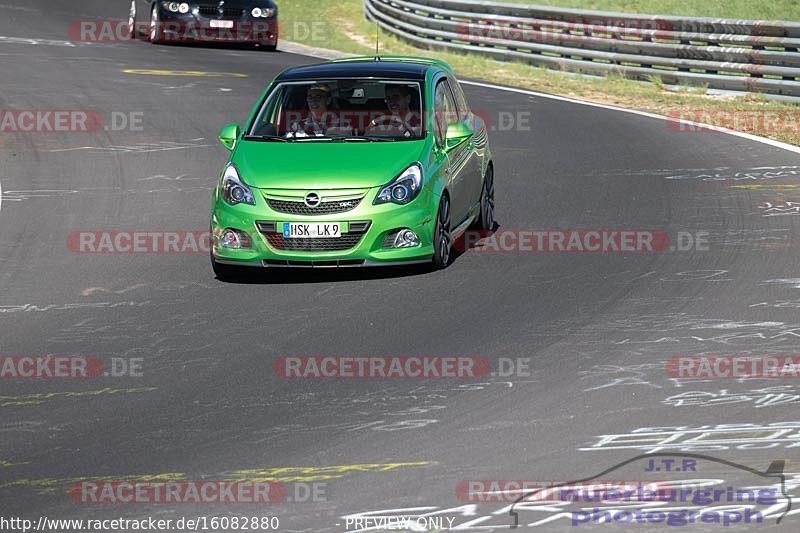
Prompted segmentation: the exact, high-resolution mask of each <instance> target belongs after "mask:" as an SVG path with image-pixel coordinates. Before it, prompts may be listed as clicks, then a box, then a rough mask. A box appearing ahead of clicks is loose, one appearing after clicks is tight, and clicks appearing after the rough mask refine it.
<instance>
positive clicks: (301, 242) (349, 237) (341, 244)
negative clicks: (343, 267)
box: [256, 221, 370, 252]
mask: <svg viewBox="0 0 800 533" xmlns="http://www.w3.org/2000/svg"><path fill="white" fill-rule="evenodd" d="M349 225H350V228H349V229H350V231H349V232H347V233H342V236H341V237H338V238H311V239H289V238H286V237H284V236H283V233H278V231H277V230H276V226H275V223H274V222H256V226H257V227H258V229H259V231H260V232H261V233H262V234H263V235H264V236H265V237H266V238H267V242H268V243H269V244H270V246H272V247H273V248H275V249H277V250H287V251H294V252H342V251H345V250H349V249H351V248H355V247H356V246H357V245H358V243H359V242H361V239H362V237H364V235H365V234H366V233H367V230H368V229H369V226H370V222H368V221H360V222H350V223H349Z"/></svg>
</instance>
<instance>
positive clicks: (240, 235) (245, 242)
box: [219, 228, 252, 249]
mask: <svg viewBox="0 0 800 533" xmlns="http://www.w3.org/2000/svg"><path fill="white" fill-rule="evenodd" d="M219 246H220V248H234V249H240V248H252V245H251V244H250V237H248V236H247V234H246V233H245V232H243V231H239V230H235V229H231V228H227V229H225V230H224V231H223V232H222V234H221V235H220V236H219Z"/></svg>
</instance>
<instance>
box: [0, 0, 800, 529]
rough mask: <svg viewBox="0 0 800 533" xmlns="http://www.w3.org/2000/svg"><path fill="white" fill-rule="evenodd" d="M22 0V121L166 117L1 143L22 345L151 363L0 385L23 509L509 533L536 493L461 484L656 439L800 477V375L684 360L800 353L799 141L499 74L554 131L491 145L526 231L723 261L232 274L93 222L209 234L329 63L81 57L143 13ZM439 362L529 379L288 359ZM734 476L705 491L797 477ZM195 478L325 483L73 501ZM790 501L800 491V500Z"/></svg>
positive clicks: (519, 101)
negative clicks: (46, 112)
mask: <svg viewBox="0 0 800 533" xmlns="http://www.w3.org/2000/svg"><path fill="white" fill-rule="evenodd" d="M0 1H2V3H0V72H2V82H0V87H1V88H2V90H0V109H9V108H14V109H92V110H97V111H99V112H101V113H102V114H103V115H104V116H106V117H108V116H110V115H111V113H112V112H116V113H122V114H125V115H126V116H132V115H131V114H134V115H133V116H138V117H140V118H141V120H142V127H141V128H140V129H141V131H132V129H131V128H122V131H110V130H108V131H106V130H105V129H100V130H98V131H95V132H93V133H46V132H44V133H40V132H29V133H22V132H20V133H13V132H11V133H9V132H3V133H0V184H1V185H2V207H1V208H0V247H1V248H0V249H2V252H0V295H1V296H0V333H1V334H0V355H5V356H12V355H13V356H25V355H36V354H90V355H94V356H98V357H101V358H103V359H104V360H109V359H111V358H118V359H120V360H125V361H129V362H130V361H139V362H140V363H141V369H140V371H139V372H136V373H135V374H136V375H130V374H128V375H125V376H114V375H109V376H103V377H98V378H97V379H94V380H88V381H87V380H77V381H75V380H66V381H65V380H25V379H3V380H2V381H1V382H0V387H1V389H0V515H2V516H4V517H9V516H17V517H25V518H28V519H32V520H34V521H35V520H37V519H38V517H40V516H46V517H48V518H60V519H67V518H113V517H126V518H144V517H148V516H154V517H159V518H170V519H177V518H180V517H182V516H186V517H189V516H195V517H196V516H208V517H211V516H218V517H219V516H226V517H232V516H248V517H251V516H259V517H260V516H276V517H279V519H280V528H279V530H280V531H296V532H301V531H302V532H305V531H309V532H310V531H331V532H334V531H355V530H359V527H356V526H354V525H353V524H348V523H347V522H346V521H345V519H344V517H346V516H351V515H354V514H358V513H370V512H377V511H382V512H378V513H375V514H376V515H380V516H394V515H398V516H399V515H405V516H417V515H424V514H431V513H433V516H443V517H449V518H452V519H453V521H452V523H451V528H456V527H457V526H459V530H463V531H491V530H503V529H508V528H509V527H510V526H511V524H512V522H513V521H512V519H511V517H510V516H509V510H508V508H507V505H508V503H500V502H482V503H475V504H474V506H472V507H470V506H469V505H468V504H467V503H465V502H463V501H460V500H459V498H458V497H457V491H456V487H457V486H458V485H459V482H463V481H465V480H504V479H512V480H567V481H568V480H577V479H584V478H589V477H592V476H593V475H595V474H599V473H601V472H603V471H604V470H607V469H611V468H612V467H614V466H615V465H617V464H619V463H621V462H623V461H625V460H627V459H630V458H632V457H635V456H637V455H639V454H642V453H652V452H687V453H700V454H707V455H709V456H713V457H715V458H719V459H723V460H726V461H731V462H733V463H736V464H739V465H745V466H748V467H750V468H752V469H755V470H760V471H763V470H765V469H766V468H767V467H768V466H769V465H770V463H771V462H773V461H780V460H785V461H786V463H785V471H784V473H785V474H786V476H787V479H789V480H790V481H791V480H793V479H795V478H793V477H792V476H793V475H794V474H795V473H800V468H798V466H799V465H798V460H800V429H798V428H800V415H798V406H800V382H798V381H797V380H796V379H794V380H793V379H773V380H765V379H756V380H724V381H721V380H703V381H700V382H686V381H685V380H674V379H670V376H669V375H668V374H667V372H666V370H665V362H666V361H667V360H669V359H670V358H672V357H674V356H677V355H708V354H714V355H792V354H800V313H798V311H799V310H800V267H799V266H798V264H799V262H798V259H800V253H798V252H799V249H798V239H797V234H798V230H800V158H798V155H797V154H796V153H792V152H790V151H787V150H783V149H780V148H778V147H774V146H770V145H767V144H762V143H758V142H753V141H751V140H746V139H742V138H738V137H734V136H730V135H725V134H721V133H712V132H703V133H698V132H686V131H677V130H676V128H674V127H670V126H668V124H667V122H665V121H663V120H658V119H653V118H648V117H643V116H637V115H633V114H628V113H621V112H617V111H614V110H608V109H601V108H595V107H587V106H582V105H578V104H575V103H570V102H564V101H556V100H551V99H547V98H542V97H539V96H533V95H525V94H519V93H513V92H507V91H502V90H498V89H493V88H486V87H478V86H474V85H469V86H467V87H466V90H467V93H468V94H467V96H468V98H469V100H470V102H471V104H472V106H473V108H474V109H475V110H476V111H479V112H480V113H481V114H483V115H486V116H488V117H489V120H490V121H492V120H499V118H498V117H500V116H506V117H507V116H514V117H518V116H520V115H518V113H520V112H522V113H523V114H524V113H529V117H530V124H529V127H528V125H525V126H524V127H523V126H521V125H520V124H519V123H517V124H516V125H515V127H512V128H501V127H499V126H498V127H495V131H493V132H492V133H491V143H492V146H493V152H494V162H495V168H496V172H495V181H496V196H497V219H498V222H499V224H500V230H512V229H513V230H515V229H548V230H556V229H626V228H627V229H658V230H663V231H665V232H666V233H667V234H669V235H670V236H671V237H672V238H675V236H676V235H678V233H679V232H682V233H683V234H691V235H701V236H702V235H705V236H706V237H707V240H708V246H707V247H703V246H701V247H699V248H698V247H691V249H690V250H684V251H682V250H677V249H676V250H673V251H670V250H665V251H664V253H537V254H532V253H478V252H474V251H471V252H467V253H464V254H462V255H460V256H459V257H458V258H457V259H456V260H455V262H454V263H453V264H452V265H451V266H450V267H449V268H448V269H446V270H444V271H440V272H434V273H431V272H428V271H421V270H418V269H417V270H411V271H407V270H377V271H374V270H366V271H365V270H347V271H324V272H317V271H315V272H306V271H300V272H290V273H275V272H274V271H270V272H265V273H264V276H263V277H258V278H254V279H248V280H245V281H244V282H242V283H223V282H221V281H219V280H217V279H215V277H214V275H213V273H212V271H211V267H210V264H209V260H208V256H207V254H204V253H196V254H192V253H187V254H102V253H101V254H85V253H74V252H73V251H71V249H70V248H69V247H68V246H67V241H68V238H69V236H70V234H71V233H73V232H76V231H115V230H121V231H134V230H140V231H144V230H150V231H157V230H179V231H203V230H206V229H207V228H208V216H209V197H210V192H211V190H212V189H213V187H214V183H215V180H216V179H217V177H218V176H219V172H220V170H221V169H222V166H223V165H224V163H225V161H226V154H227V152H226V151H225V149H224V148H223V147H222V146H221V145H219V143H218V142H217V140H216V135H217V132H218V131H219V129H220V127H222V126H223V125H224V124H226V123H228V122H232V121H240V122H241V121H243V120H244V119H245V117H246V115H247V113H248V111H249V109H250V107H251V105H252V104H253V102H254V101H255V99H256V98H257V96H258V95H259V94H260V93H261V91H262V90H263V88H264V87H265V85H266V84H267V83H268V81H269V80H270V79H271V78H272V77H273V76H274V75H276V74H277V73H278V72H279V71H281V70H282V69H284V68H286V67H287V66H292V65H300V64H306V63H313V62H316V61H318V60H316V59H314V58H310V57H304V56H300V55H293V54H290V53H285V52H277V53H268V52H261V51H256V50H244V49H228V48H201V47H190V46H157V47H156V46H151V45H150V44H148V43H145V42H121V43H92V44H87V43H71V41H70V36H69V28H70V25H71V24H74V22H75V21H76V20H82V19H97V18H121V17H126V16H127V5H126V3H125V2H122V1H116V2H101V1H97V0H76V1H73V2H46V1H44V0H30V1H27V2H20V1H14V0H0ZM9 38H11V39H9ZM25 39H40V40H50V41H58V42H41V41H31V42H29V41H25ZM69 44H74V46H69ZM131 69H133V70H153V69H157V70H162V71H197V72H201V73H205V74H203V75H195V76H192V77H188V76H167V75H162V74H158V73H155V75H153V73H150V74H140V73H135V72H134V73H130V72H125V71H126V70H131ZM209 73H210V74H209ZM213 73H228V74H229V75H224V76H216V75H214V74H213ZM230 74H235V75H236V76H232V75H230ZM498 124H499V122H498ZM112 129H113V128H112ZM706 248H707V249H706ZM419 354H425V355H470V356H473V355H474V356H481V357H486V358H488V359H490V360H492V361H493V362H497V361H500V360H501V359H502V360H504V361H505V360H517V359H518V358H519V359H521V360H523V361H527V363H528V364H529V372H528V373H529V375H525V374H526V372H524V371H522V372H517V373H515V374H514V375H512V376H501V375H494V376H488V377H486V378H485V379H482V380H477V381H476V380H472V381H463V380H429V381H420V380H391V379H389V380H381V379H298V380H287V379H282V378H280V377H277V376H275V374H274V373H273V368H272V363H273V361H274V360H275V358H277V357H280V356H286V355H419ZM503 358H504V359H503ZM686 393H690V394H686ZM678 395H682V396H680V397H679V398H676V396H678ZM687 398H691V399H692V401H689V400H687ZM734 424H743V425H745V426H741V428H734V427H733V426H731V425H734ZM645 428H659V429H657V430H656V429H649V430H648V429H645ZM697 428H702V429H697ZM731 429H738V430H737V431H736V432H735V434H734V435H731V436H729V433H730V430H731ZM659 432H660V433H659ZM641 433H646V434H647V436H646V437H645V438H641V436H640V438H638V439H637V438H636V437H637V434H641ZM656 433H657V435H656ZM604 435H605V436H608V435H616V436H623V437H619V438H614V439H611V440H609V439H606V440H602V439H603V437H602V436H604ZM690 441H691V442H690ZM709 442H711V444H709ZM704 464H706V465H707V469H706V470H704V471H702V472H701V471H700V470H699V469H698V471H697V472H696V473H694V472H692V473H691V474H690V476H689V477H691V478H693V479H697V478H699V479H714V480H720V481H719V483H723V485H724V484H727V483H729V482H731V480H733V479H737V480H738V481H737V482H738V483H740V484H743V483H747V484H750V485H764V484H770V483H772V482H771V481H770V482H764V480H763V479H762V480H758V479H754V477H755V476H753V475H751V476H750V479H749V480H743V479H742V478H743V477H746V476H743V474H742V472H745V471H744V470H741V469H740V470H737V469H736V468H733V467H731V466H725V465H724V464H723V463H704ZM708 465H712V466H708ZM713 465H715V466H713ZM686 474H688V473H687V472H681V473H680V475H678V476H677V478H679V479H683V478H687V475H686ZM637 475H638V476H639V477H636V476H637ZM646 475H647V474H646V473H643V472H642V471H641V470H639V471H638V473H637V472H632V471H630V470H629V471H626V472H624V473H622V472H614V473H610V474H606V475H605V478H611V479H643V476H646ZM681 475H682V476H683V477H681ZM797 475H798V477H800V474H797ZM620 476H624V477H620ZM168 478H169V479H185V480H228V479H254V478H256V479H266V480H270V481H282V482H285V483H287V486H289V487H295V486H300V485H296V484H298V483H299V484H303V483H305V484H308V485H313V484H317V485H315V486H316V487H317V488H318V489H319V490H320V491H323V492H324V496H319V497H317V498H314V500H315V501H297V500H302V499H303V498H301V497H299V496H297V495H296V494H294V493H293V492H290V499H293V501H285V502H278V503H274V504H272V505H270V506H267V507H264V506H259V505H253V504H249V505H248V504H241V503H237V504H216V505H193V504H182V505H166V504H162V505H158V504H152V505H147V504H136V505H121V504H120V505H85V504H80V503H75V502H74V501H72V500H71V499H70V497H69V496H68V494H67V489H68V488H69V487H70V486H71V484H73V483H74V482H75V481H78V480H80V479H90V480H98V479H104V480H119V481H121V480H137V479H138V480H153V479H168ZM789 485H790V486H789V489H788V490H789V493H790V494H792V490H794V489H795V487H796V486H798V485H800V483H795V484H794V485H792V484H791V483H789ZM291 490H295V489H293V488H292V489H291ZM293 494H294V498H292V495H293ZM797 496H800V491H797ZM720 505H721V504H720ZM589 507H591V506H589ZM777 507H780V505H778V506H777ZM784 507H785V505H784ZM797 510H798V507H797V505H795V513H796V512H797ZM779 514H780V512H777V511H771V512H770V513H766V514H765V518H764V520H763V523H759V524H750V525H744V524H732V525H731V526H729V527H728V528H725V530H731V529H732V530H738V529H742V530H743V529H748V530H750V529H764V530H769V531H797V530H798V528H800V516H798V515H797V514H792V513H791V512H790V513H789V515H787V516H785V518H784V519H783V521H782V522H781V523H780V524H776V520H775V517H776V516H778V515H779ZM573 522H574V520H572V519H570V518H568V517H565V516H563V515H562V516H558V508H555V507H554V508H550V510H546V509H544V510H531V511H528V512H522V513H520V525H521V527H525V528H526V529H527V528H530V529H538V530H543V531H565V530H570V529H572V528H573ZM372 525H374V524H372ZM372 525H371V526H372ZM445 525H447V522H445ZM371 526H370V527H371ZM574 527H577V528H579V530H583V529H585V530H592V531H605V530H611V531H618V530H620V529H622V528H623V527H622V526H621V525H619V524H616V525H613V524H602V523H586V524H582V525H579V526H578V525H576V526H574ZM721 527H722V526H721V525H719V524H701V523H695V524H690V525H686V526H683V527H681V528H678V530H679V531H680V530H688V531H714V530H719V529H720V528H721ZM217 529H218V530H221V531H222V530H225V531H233V530H234V529H233V528H232V527H229V528H222V527H219V528H217ZM361 529H362V530H363V529H369V527H366V526H365V525H364V524H361ZM624 529H626V530H639V531H642V530H647V531H661V530H663V531H674V530H675V527H672V526H667V525H666V524H664V523H661V524H635V523H633V524H629V525H627V526H626V527H625V528H624ZM184 530H188V529H184ZM208 530H213V529H208Z"/></svg>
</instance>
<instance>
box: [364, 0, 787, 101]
mask: <svg viewBox="0 0 800 533" xmlns="http://www.w3.org/2000/svg"><path fill="white" fill-rule="evenodd" d="M364 12H365V14H366V16H367V17H369V18H370V19H372V20H374V21H376V22H377V24H378V25H380V26H381V27H382V28H383V29H384V30H386V31H388V32H391V33H393V34H395V35H397V36H398V37H401V38H402V39H405V40H407V41H410V42H411V43H413V44H415V45H417V46H420V47H423V48H434V49H441V50H449V51H453V50H457V51H461V52H471V53H477V54H481V55H485V56H489V57H492V58H495V59H499V60H522V61H526V62H528V63H531V64H534V65H539V66H544V67H548V68H553V69H558V70H567V71H571V72H583V73H588V74H598V75H607V74H612V73H616V74H619V75H621V76H624V77H626V78H632V79H639V80H649V81H652V80H653V79H654V78H661V80H662V81H663V82H664V83H670V84H681V85H699V86H707V87H709V88H713V89H725V90H732V91H747V92H763V93H770V94H780V95H786V96H793V97H800V23H795V22H786V21H755V20H732V19H731V20H727V19H712V18H699V17H676V16H654V15H636V14H630V13H611V12H602V11H586V10H578V9H562V8H554V7H544V6H538V5H525V4H507V3H499V2H489V1H479V0H364Z"/></svg>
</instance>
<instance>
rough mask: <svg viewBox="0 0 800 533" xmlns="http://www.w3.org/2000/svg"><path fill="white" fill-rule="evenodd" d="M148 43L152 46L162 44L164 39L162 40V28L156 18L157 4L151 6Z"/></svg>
mask: <svg viewBox="0 0 800 533" xmlns="http://www.w3.org/2000/svg"><path fill="white" fill-rule="evenodd" d="M149 38H150V42H151V43H153V44H163V43H164V42H165V41H166V39H165V38H164V26H163V24H161V20H160V19H159V17H158V3H155V4H153V9H152V11H150V35H149Z"/></svg>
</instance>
